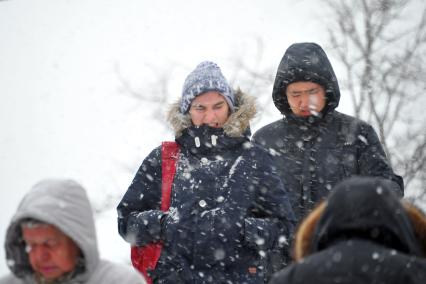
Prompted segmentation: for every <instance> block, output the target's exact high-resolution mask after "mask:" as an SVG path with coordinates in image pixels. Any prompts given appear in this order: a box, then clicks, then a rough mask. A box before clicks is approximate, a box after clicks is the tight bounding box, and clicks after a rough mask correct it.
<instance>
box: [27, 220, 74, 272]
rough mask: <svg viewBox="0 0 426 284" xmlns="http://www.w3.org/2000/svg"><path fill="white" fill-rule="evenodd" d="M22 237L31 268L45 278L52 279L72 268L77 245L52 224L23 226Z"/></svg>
mask: <svg viewBox="0 0 426 284" xmlns="http://www.w3.org/2000/svg"><path fill="white" fill-rule="evenodd" d="M22 237H23V238H24V240H25V243H26V245H27V247H26V250H27V253H28V256H29V260H30V264H31V267H32V268H33V270H34V271H35V272H36V273H38V274H41V275H42V276H43V277H44V278H45V279H47V280H54V279H56V278H59V277H61V276H62V275H64V274H65V273H67V272H71V271H73V270H74V268H75V265H76V263H77V259H78V256H79V252H80V250H79V248H78V246H77V245H76V244H75V243H74V242H73V241H72V240H71V239H70V238H69V237H68V236H66V235H65V234H64V233H62V232H61V231H60V230H58V229H57V228H56V227H54V226H52V225H47V224H46V225H44V224H42V225H34V226H31V227H30V226H23V228H22Z"/></svg>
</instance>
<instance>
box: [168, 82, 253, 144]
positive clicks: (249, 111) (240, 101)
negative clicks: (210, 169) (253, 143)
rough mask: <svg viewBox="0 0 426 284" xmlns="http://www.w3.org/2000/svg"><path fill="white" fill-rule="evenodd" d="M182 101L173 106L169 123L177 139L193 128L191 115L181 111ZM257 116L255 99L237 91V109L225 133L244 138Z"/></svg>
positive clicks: (228, 121)
mask: <svg viewBox="0 0 426 284" xmlns="http://www.w3.org/2000/svg"><path fill="white" fill-rule="evenodd" d="M180 105H181V100H180V99H179V100H178V101H177V102H175V103H174V104H172V105H171V107H170V109H169V111H168V114H167V121H168V122H169V123H170V125H171V126H172V128H173V131H174V133H175V136H176V138H177V137H180V136H181V135H182V131H183V130H184V129H185V128H188V127H190V126H192V122H191V117H190V115H189V113H186V114H182V112H181V111H180ZM255 115H256V103H255V98H254V97H252V96H249V95H247V94H245V93H243V92H242V91H241V90H236V91H235V107H234V111H233V112H232V113H231V115H230V116H229V118H228V120H227V121H226V123H225V124H224V126H223V129H224V132H225V133H226V134H227V135H228V136H230V137H242V136H244V133H245V132H246V131H247V130H248V128H249V126H250V120H252V119H253V118H254V117H255Z"/></svg>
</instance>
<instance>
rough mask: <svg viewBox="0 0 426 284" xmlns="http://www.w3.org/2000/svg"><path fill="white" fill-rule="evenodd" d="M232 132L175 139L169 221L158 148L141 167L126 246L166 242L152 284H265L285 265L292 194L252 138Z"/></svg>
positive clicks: (127, 206)
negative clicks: (275, 269)
mask: <svg viewBox="0 0 426 284" xmlns="http://www.w3.org/2000/svg"><path fill="white" fill-rule="evenodd" d="M243 110H244V107H240V109H239V112H242V111H243ZM174 115H179V113H178V111H176V112H175V114H174ZM238 115H239V113H238V112H237V113H236V114H233V116H231V117H230V120H231V121H230V123H232V120H234V119H235V116H238ZM174 121H176V120H174ZM244 125H246V124H244ZM228 126H229V124H228ZM246 130H247V129H246ZM180 131H181V132H180ZM231 132H232V131H229V130H228V131H226V129H225V130H224V129H216V128H211V127H208V126H202V127H194V126H190V127H186V128H181V129H180V130H179V131H178V135H177V138H176V142H177V143H178V144H179V145H180V154H179V159H178V162H177V169H176V175H175V177H174V182H173V186H172V197H171V207H170V209H169V212H168V214H164V213H163V212H161V211H160V210H159V205H160V195H161V194H160V192H161V155H160V148H157V149H155V150H153V151H152V152H151V153H150V154H149V156H148V157H147V158H146V159H145V160H144V162H143V163H142V165H141V167H140V168H139V170H138V172H137V174H136V176H135V178H134V180H133V182H132V184H131V186H130V187H129V189H128V191H127V192H126V194H125V195H124V197H123V199H122V201H121V202H120V204H119V205H118V208H117V209H118V214H119V218H118V225H119V233H120V234H121V236H123V238H125V239H126V240H127V241H129V242H130V243H132V244H134V245H145V244H147V243H149V242H152V241H155V240H163V242H164V249H163V251H162V254H161V257H160V260H159V263H158V265H157V268H156V270H155V271H154V272H153V273H152V276H153V278H154V282H156V283H264V281H265V279H266V277H267V276H268V274H270V273H271V272H272V270H271V269H272V268H271V267H272V264H273V262H274V259H275V258H277V261H278V262H280V261H281V260H282V255H283V253H284V251H283V250H284V247H283V245H284V244H285V240H286V239H288V237H289V235H290V234H291V233H292V230H293V225H294V220H295V219H294V215H293V212H292V210H291V206H290V203H289V200H288V197H287V193H286V191H285V190H284V187H283V184H282V182H281V180H280V179H279V177H278V176H277V175H276V173H275V172H274V169H273V167H272V162H271V159H270V157H269V155H268V154H267V153H266V152H265V151H264V150H263V149H262V148H260V147H259V146H256V145H253V144H251V143H250V141H249V138H248V137H247V135H243V133H242V132H241V135H239V136H230V135H229V133H231ZM237 132H238V131H237ZM245 134H247V131H246V133H245ZM196 140H198V141H200V143H199V146H197V144H198V143H197V142H196ZM214 141H215V142H214ZM249 269H250V272H249ZM229 281H231V282H229Z"/></svg>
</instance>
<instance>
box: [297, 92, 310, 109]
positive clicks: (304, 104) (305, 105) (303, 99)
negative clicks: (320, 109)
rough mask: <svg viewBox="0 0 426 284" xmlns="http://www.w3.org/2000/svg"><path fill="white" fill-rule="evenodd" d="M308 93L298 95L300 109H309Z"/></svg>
mask: <svg viewBox="0 0 426 284" xmlns="http://www.w3.org/2000/svg"><path fill="white" fill-rule="evenodd" d="M309 104H310V101H309V95H308V94H303V95H301V96H300V103H299V107H300V109H301V110H307V109H309Z"/></svg>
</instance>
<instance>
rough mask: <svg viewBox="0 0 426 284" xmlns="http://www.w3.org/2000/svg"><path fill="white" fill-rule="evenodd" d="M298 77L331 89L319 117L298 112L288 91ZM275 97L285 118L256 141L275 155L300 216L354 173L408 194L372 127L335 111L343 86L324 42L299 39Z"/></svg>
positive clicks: (281, 67) (278, 78) (283, 68)
mask: <svg viewBox="0 0 426 284" xmlns="http://www.w3.org/2000/svg"><path fill="white" fill-rule="evenodd" d="M297 81H311V82H315V83H318V84H320V85H322V86H323V87H324V88H325V91H326V106H325V107H324V109H323V110H322V112H321V113H320V114H319V115H318V116H310V117H308V118H304V117H296V116H295V115H294V114H293V113H292V111H291V109H290V106H289V104H288V101H287V96H286V95H285V90H286V88H287V86H288V84H290V83H292V82H297ZM272 97H273V99H274V103H275V106H276V107H277V108H278V110H279V111H280V112H281V113H282V114H283V115H284V117H283V118H282V119H280V120H278V121H275V122H273V123H271V124H268V125H266V126H264V127H263V128H261V129H259V130H258V131H257V132H256V133H255V134H254V135H253V140H254V141H255V142H256V143H258V144H260V145H262V146H263V147H265V148H266V149H267V150H268V151H269V152H270V154H271V155H272V157H273V159H274V162H275V163H276V165H277V167H278V173H279V175H280V176H281V179H282V180H283V182H284V183H285V186H286V188H287V190H288V191H289V192H290V197H291V203H292V207H293V210H294V212H295V214H296V218H297V219H298V220H300V219H301V218H302V217H303V216H304V215H305V214H306V213H307V212H309V211H310V209H311V208H312V207H313V205H314V204H315V203H316V202H318V201H319V200H321V199H323V198H325V197H326V196H327V195H328V193H329V191H330V189H331V188H332V187H333V186H334V185H335V184H336V183H337V182H339V181H341V180H343V179H344V178H346V177H349V176H352V175H363V176H380V177H384V178H386V179H389V180H392V181H394V182H395V183H394V189H395V191H397V192H398V194H399V195H400V196H402V195H403V182H402V178H401V177H400V176H398V175H395V174H394V172H393V170H392V168H391V166H390V164H389V161H388V160H387V158H386V155H385V152H384V151H383V148H382V145H381V144H380V141H379V139H378V136H377V134H376V132H375V131H374V129H373V128H372V126H371V125H369V124H367V123H366V122H364V121H362V120H359V119H356V118H354V117H351V116H348V115H345V114H342V113H340V112H338V111H336V110H335V108H336V107H337V105H338V104H339V100H340V90H339V85H338V82H337V78H336V76H335V74H334V71H333V68H332V66H331V64H330V62H329V60H328V58H327V55H326V54H325V53H324V51H323V50H322V49H321V47H320V46H318V45H317V44H314V43H299V44H294V45H292V46H290V47H289V48H288V49H287V51H286V53H285V54H284V57H283V59H282V61H281V63H280V65H279V67H278V71H277V75H276V78H275V83H274V88H273V93H272Z"/></svg>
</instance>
